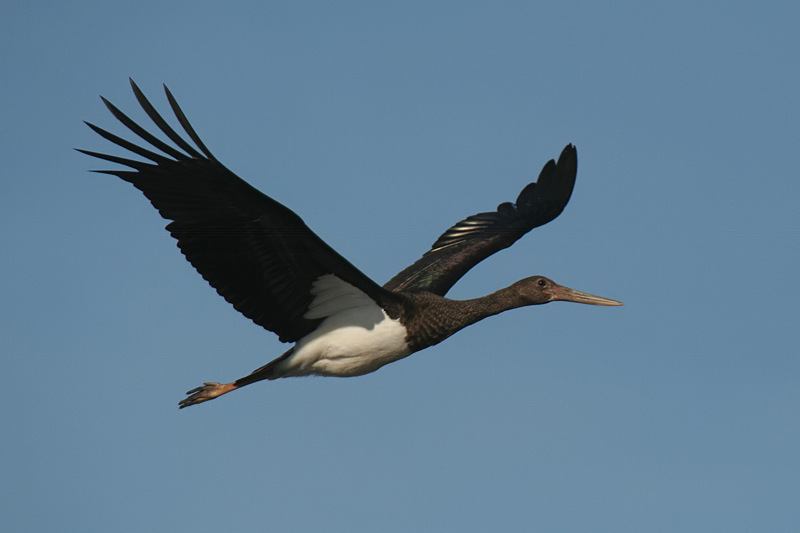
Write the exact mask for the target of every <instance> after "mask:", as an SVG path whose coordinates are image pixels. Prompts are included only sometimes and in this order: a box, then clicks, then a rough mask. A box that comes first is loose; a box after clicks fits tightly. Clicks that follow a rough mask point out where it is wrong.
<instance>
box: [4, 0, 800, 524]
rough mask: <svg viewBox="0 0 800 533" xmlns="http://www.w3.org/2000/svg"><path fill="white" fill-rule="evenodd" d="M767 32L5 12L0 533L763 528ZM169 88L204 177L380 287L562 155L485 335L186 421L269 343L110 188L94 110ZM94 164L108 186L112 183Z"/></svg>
mask: <svg viewBox="0 0 800 533" xmlns="http://www.w3.org/2000/svg"><path fill="white" fill-rule="evenodd" d="M798 27H800V4H798V3H797V2H766V3H765V2H735V3H734V2H665V3H640V2H618V3H614V4H611V5H603V4H601V3H597V2H558V3H556V2H550V3H547V4H545V3H538V2H413V1H412V2H404V3H396V2H366V1H365V2H302V1H301V2H291V3H289V2H230V3H227V4H225V5H223V3H221V2H207V1H194V2H163V1H158V2H155V1H148V0H144V1H137V2H73V3H67V2H64V3H52V2H51V3H45V2H27V3H23V2H17V3H10V2H9V3H6V4H5V6H4V8H3V16H2V17H0V68H2V76H0V88H1V90H0V92H1V94H2V95H3V98H2V101H0V111H1V114H2V124H3V128H0V175H1V176H2V190H3V192H2V194H1V195H0V217H1V220H0V227H2V231H1V232H0V272H2V273H3V281H2V285H1V286H0V290H1V291H2V296H0V337H2V357H0V372H1V373H2V380H3V383H2V387H0V395H2V396H1V397H2V404H3V407H2V410H0V424H2V428H3V429H2V432H1V433H0V449H2V455H1V456H0V509H1V510H0V529H2V530H4V531H195V532H205V531H221V530H236V531H243V532H250V531H297V532H312V531H314V532H316V531H382V532H394V531H397V532H401V531H402V532H405V531H533V530H536V531H609V532H618V531H683V532H687V531H702V532H707V531H726V532H735V531H742V532H745V531H746V532H750V531H791V530H796V529H797V527H798V525H799V524H800V506H799V505H798V502H800V483H798V479H799V477H800V454H799V452H798V449H799V448H798V442H800V415H798V411H799V410H798V406H799V405H800V390H798V383H800V357H799V355H798V348H797V346H798V340H800V338H799V337H800V334H798V326H799V324H798V317H800V313H798V298H799V297H800V283H798V281H797V272H798V265H799V264H800V260H799V259H800V257H799V255H798V244H799V243H800V224H799V223H798V222H799V220H798V214H797V203H798V196H800V185H799V184H798V183H799V182H798V177H799V176H798V170H797V169H798V141H799V140H800V131H799V130H800V128H799V127H798V124H800V106H799V105H798V94H799V93H800V91H799V89H800V70H799V69H798V64H800V63H798V60H799V59H800V38H798ZM128 76H131V77H133V78H134V79H135V80H136V81H137V82H138V83H139V84H140V86H141V87H142V89H143V90H144V91H145V92H146V94H147V95H148V96H149V97H150V98H151V99H152V101H153V102H154V103H155V104H156V105H157V106H158V108H159V109H162V110H165V109H166V107H165V106H166V102H165V99H164V97H163V94H162V93H161V86H160V84H161V83H162V82H163V83H167V84H168V85H169V86H170V88H171V89H172V91H173V92H174V93H175V95H176V97H177V98H178V100H179V102H180V103H181V105H182V106H183V108H184V111H185V112H186V113H187V115H188V117H189V119H190V120H191V121H192V123H193V124H194V126H195V128H196V129H197V131H198V132H199V134H200V136H201V137H202V138H203V139H204V140H205V142H206V144H207V145H208V146H209V147H210V148H211V150H212V151H213V152H214V153H215V154H216V155H217V157H218V158H219V159H220V160H221V161H223V162H224V163H225V164H226V165H227V166H229V167H230V168H231V169H232V170H233V171H234V172H236V173H237V174H239V175H240V176H242V177H244V178H245V179H247V180H248V181H250V182H251V183H252V184H253V185H255V186H256V187H258V188H259V189H261V190H262V191H264V192H266V193H267V194H270V195H271V196H273V197H274V198H276V199H278V200H279V201H281V202H284V203H285V204H286V205H288V206H290V207H291V208H292V209H294V210H295V211H297V212H298V213H299V214H300V215H301V216H302V217H303V218H304V219H305V220H306V222H307V223H308V224H309V225H310V226H311V227H312V228H313V229H315V230H316V231H317V232H318V233H319V234H320V235H321V236H322V237H323V238H324V239H326V241H327V242H328V243H330V244H331V245H332V246H334V247H335V248H337V249H338V250H339V251H340V252H342V253H343V254H344V255H345V256H346V257H348V258H349V259H350V260H351V261H352V262H354V263H355V264H356V265H357V266H359V267H360V268H361V269H362V270H363V271H365V272H366V273H368V274H369V275H371V276H373V277H374V278H375V279H376V280H378V281H381V282H382V281H385V280H387V279H389V278H390V277H391V276H392V275H394V273H396V272H397V271H399V270H400V269H401V268H403V267H405V266H406V265H408V264H410V263H411V262H412V261H414V260H415V259H416V258H417V257H418V256H419V255H420V254H421V253H422V252H424V251H425V250H426V249H427V248H428V246H429V245H430V244H431V243H432V242H433V240H434V239H435V238H436V237H437V236H438V235H439V233H440V232H441V231H443V230H444V229H445V228H447V227H448V226H449V225H450V224H451V223H453V222H455V221H457V220H459V219H460V218H462V217H464V216H466V215H469V214H472V213H475V212H478V211H484V210H488V209H492V208H494V207H495V206H496V205H497V204H498V203H500V202H502V201H507V200H513V199H514V198H515V197H516V194H517V193H518V192H519V190H520V189H521V188H522V187H523V186H524V185H525V184H526V183H528V182H529V181H532V180H533V179H535V178H536V176H537V175H538V172H539V170H540V168H541V167H542V165H543V164H544V163H545V161H547V160H548V159H550V158H551V157H556V156H557V155H558V153H559V152H560V150H561V149H562V148H563V146H564V145H565V144H567V143H568V142H573V143H575V144H576V145H577V147H578V151H579V173H578V182H577V186H576V190H575V194H574V195H573V197H572V200H571V202H570V204H569V206H568V207H567V209H566V210H565V212H564V213H563V215H562V216H561V217H560V218H558V219H557V220H556V221H554V222H553V223H551V224H549V225H547V226H546V227H543V228H540V229H538V230H536V231H535V232H533V233H531V234H530V235H529V236H527V237H526V238H525V239H523V240H522V241H520V242H518V243H517V244H516V245H515V246H514V247H513V248H512V249H509V250H506V251H504V252H502V253H500V254H498V255H496V256H494V257H492V258H491V259H490V260H487V261H485V262H484V263H482V264H481V265H480V266H479V267H477V268H476V269H474V271H472V272H470V273H469V274H468V275H467V276H466V277H465V278H464V279H463V280H462V281H461V282H460V283H459V284H458V285H457V286H456V287H455V288H454V290H453V292H452V293H451V294H452V295H453V296H454V297H461V298H465V297H472V296H477V295H481V294H485V293H488V292H491V291H493V290H496V289H497V288H499V287H501V286H504V285H507V284H509V283H511V282H512V281H515V280H517V279H519V278H522V277H525V276H527V275H531V274H544V275H547V276H549V277H552V278H553V279H555V280H556V281H558V282H560V283H563V284H566V285H569V286H572V287H574V288H576V289H579V290H584V291H588V292H592V293H596V294H600V295H604V296H608V297H612V298H616V299H619V300H622V301H624V302H625V304H626V305H625V306H624V307H622V308H597V307H589V306H579V305H572V304H564V303H556V304H551V305H547V306H543V307H538V308H527V309H522V310H516V311H512V312H508V313H505V314H503V315H501V316H499V317H495V318H492V319H488V320H486V321H484V322H482V323H480V324H478V325H476V326H473V327H471V328H469V329H467V330H465V331H463V332H461V333H459V334H458V335H456V336H455V337H453V338H452V339H450V340H448V341H447V342H445V343H443V344H442V345H440V346H437V347H434V348H432V349H429V350H427V351H424V352H422V353H419V354H416V355H414V356H412V357H410V358H409V359H406V360H404V361H401V362H399V363H396V364H393V365H391V366H389V367H386V368H384V369H382V370H380V371H379V372H377V373H375V374H372V375H369V376H365V377H362V378H356V379H322V378H308V379H291V380H281V381H278V382H271V383H264V384H257V385H254V386H252V387H248V388H246V389H244V390H241V391H238V392H236V393H235V394H231V395H229V396H227V397H224V398H221V399H220V400H217V401H215V402H212V403H209V404H205V405H202V406H199V407H193V408H191V409H187V410H182V411H179V410H178V409H177V402H178V400H180V399H181V398H182V393H183V391H185V390H188V389H190V388H192V387H195V386H197V385H199V384H200V383H201V382H203V381H207V380H219V381H228V380H231V379H235V378H237V377H239V376H241V375H244V374H246V373H248V372H249V371H250V370H252V369H254V368H256V367H258V366H260V365H261V364H263V363H264V362H266V361H267V360H269V359H270V358H272V357H273V356H276V355H278V354H280V353H281V352H282V351H283V350H284V349H285V346H283V345H281V344H280V343H279V342H278V341H277V339H276V337H275V336H274V335H272V334H271V333H269V332H266V331H263V330H262V329H261V328H259V327H256V326H254V325H253V324H252V323H250V322H249V321H248V320H245V319H243V318H242V317H241V316H239V315H238V314H237V313H236V312H235V311H234V310H233V308H232V307H231V306H229V305H228V304H227V303H226V302H225V301H224V300H222V299H221V298H220V297H218V296H217V295H216V294H215V293H214V291H213V290H211V289H210V288H209V287H208V286H207V285H206V283H205V282H204V281H203V280H202V279H201V278H200V276H198V275H197V274H196V273H195V272H194V271H193V270H192V268H191V267H190V265H189V264H188V263H187V262H186V261H185V260H184V259H183V258H182V257H181V255H180V254H179V253H178V251H177V249H176V247H175V244H174V242H173V241H172V239H171V238H170V237H169V236H168V234H167V233H166V232H165V231H163V229H162V228H163V226H164V224H165V221H163V220H162V219H160V218H159V217H158V215H157V214H156V213H155V211H154V210H153V209H152V207H151V206H150V205H149V204H148V202H146V201H145V199H144V198H143V197H142V196H141V194H139V193H138V191H135V190H134V189H132V188H131V187H130V186H129V185H127V184H125V183H122V182H121V181H119V180H116V179H114V178H112V177H109V176H103V175H96V174H89V173H88V172H87V169H90V168H103V166H104V165H103V164H102V163H100V162H96V161H92V160H90V159H89V158H87V157H85V156H82V155H81V154H79V153H77V152H74V151H73V150H72V148H74V147H80V148H86V149H90V150H100V151H103V150H112V151H114V150H113V148H110V145H109V144H108V143H106V142H105V141H103V140H102V139H100V138H99V137H97V136H96V135H95V134H93V133H92V132H91V131H90V130H89V129H88V128H86V127H85V126H84V125H83V124H82V123H81V121H82V120H90V121H92V122H95V123H97V124H98V125H100V126H103V127H106V128H110V129H112V130H113V131H116V132H121V131H122V130H123V128H122V126H120V125H118V124H116V123H115V121H114V120H113V118H112V117H111V116H110V115H109V113H108V112H107V111H106V110H105V108H104V107H103V106H102V104H101V102H100V101H99V99H98V98H97V95H98V94H103V95H104V96H106V97H107V98H109V99H110V100H111V101H112V102H114V103H115V104H116V105H118V106H119V107H120V108H121V109H123V110H124V111H126V112H129V113H130V114H131V116H133V117H134V118H136V119H142V118H143V113H142V112H141V111H139V110H137V109H136V108H137V105H136V103H135V100H134V98H133V96H132V94H131V92H130V89H129V87H128V84H127V78H128ZM114 153H121V152H120V151H116V152H114Z"/></svg>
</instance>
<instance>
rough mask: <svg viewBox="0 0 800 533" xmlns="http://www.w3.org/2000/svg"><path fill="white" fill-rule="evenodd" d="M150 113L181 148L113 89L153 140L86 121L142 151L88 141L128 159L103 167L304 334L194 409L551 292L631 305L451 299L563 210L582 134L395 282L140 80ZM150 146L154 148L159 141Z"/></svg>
mask: <svg viewBox="0 0 800 533" xmlns="http://www.w3.org/2000/svg"><path fill="white" fill-rule="evenodd" d="M131 87H132V88H133V92H134V94H135V96H136V99H137V100H138V102H139V104H140V105H141V106H142V108H143V109H144V111H145V112H146V114H147V115H148V117H149V118H150V119H151V120H152V121H153V123H154V124H155V126H156V127H157V128H158V129H159V130H160V131H161V133H162V134H163V135H165V136H166V137H167V138H168V139H169V140H171V141H172V142H173V143H174V145H175V146H171V145H169V144H167V143H166V142H164V141H163V140H161V139H159V138H158V137H156V136H155V135H153V134H152V133H150V132H149V131H147V130H146V129H144V128H143V127H141V126H140V125H139V124H137V123H136V122H134V121H133V120H131V119H130V118H129V117H128V116H127V115H125V114H124V113H123V112H122V111H120V110H119V109H118V108H117V107H115V106H114V105H113V104H111V103H110V102H109V101H108V100H106V99H105V98H102V97H101V98H102V100H103V102H104V103H105V105H106V107H107V108H108V110H109V111H110V112H111V114H112V115H114V117H116V118H117V120H119V121H120V122H121V123H122V124H123V125H124V126H125V127H127V128H128V129H129V130H130V131H131V132H133V133H134V134H135V135H137V136H138V137H140V138H141V139H142V140H143V141H145V143H146V144H144V143H140V144H135V143H132V142H130V141H127V140H125V139H123V138H121V137H118V136H116V135H114V134H113V133H110V132H108V131H106V130H104V129H102V128H99V127H97V126H95V125H94V124H90V123H88V122H87V123H86V124H87V125H88V126H89V127H90V128H91V129H92V130H94V131H95V132H97V133H98V134H99V135H100V136H102V137H104V138H105V139H107V140H108V141H111V142H112V143H114V144H116V145H118V146H119V147H121V148H124V149H125V150H128V151H129V152H132V153H133V154H135V155H137V156H139V157H140V158H142V159H144V161H142V160H135V159H129V158H124V157H119V156H115V155H109V154H105V153H99V152H93V151H88V150H79V151H80V152H83V153H85V154H87V155H90V156H93V157H96V158H99V159H103V160H105V161H110V162H112V163H116V164H119V165H122V166H123V167H126V168H125V169H124V170H96V171H95V172H101V173H105V174H111V175H114V176H117V177H119V178H121V179H123V180H124V181H127V182H129V183H131V184H132V185H133V186H134V187H136V188H137V189H139V190H140V191H142V192H143V193H144V195H145V196H146V197H147V198H148V199H149V200H150V202H151V203H152V204H153V206H154V207H155V208H156V209H157V210H158V212H159V213H160V214H161V216H162V217H164V218H165V219H167V220H171V222H170V223H169V224H168V225H167V226H166V229H167V230H168V231H169V232H170V234H171V235H172V236H173V237H174V238H175V239H177V241H178V247H179V248H180V250H181V252H183V254H184V255H185V256H186V259H188V260H189V262H190V263H191V264H192V265H193V266H194V267H195V269H197V271H198V272H199V273H200V275H202V276H203V278H205V279H206V281H208V283H209V284H210V285H211V286H212V287H214V288H215V289H216V290H217V292H218V293H219V294H220V295H221V296H222V297H223V298H225V299H226V300H227V301H228V302H230V303H231V304H232V305H233V307H234V308H236V310H237V311H239V312H240V313H242V314H243V315H244V316H246V317H247V318H249V319H251V320H252V321H253V322H255V323H256V324H258V325H259V326H262V327H264V328H265V329H268V330H269V331H272V332H275V333H276V334H277V335H278V337H279V338H280V340H281V341H282V342H291V343H294V345H293V346H292V347H291V348H289V350H287V351H286V352H285V353H284V354H283V355H281V356H279V357H277V358H276V359H274V360H272V361H270V362H268V363H267V364H266V365H264V366H262V367H260V368H258V369H256V370H255V371H253V372H252V373H250V374H249V375H247V376H244V377H242V378H239V379H237V380H236V381H233V382H231V383H216V382H207V383H205V384H204V385H202V386H200V387H197V388H196V389H192V390H190V391H189V392H187V393H186V394H187V395H188V396H187V397H186V398H185V399H183V400H182V401H181V402H180V403H179V407H180V408H183V407H188V406H190V405H195V404H199V403H202V402H205V401H208V400H212V399H214V398H216V397H218V396H220V395H222V394H226V393H228V392H230V391H232V390H235V389H239V388H241V387H244V386H245V385H249V384H251V383H255V382H257V381H261V380H264V379H269V380H272V379H278V378H284V377H290V376H309V375H320V376H340V377H350V376H360V375H363V374H368V373H370V372H374V371H375V370H377V369H379V368H380V367H382V366H384V365H386V364H388V363H392V362H394V361H397V360H399V359H402V358H404V357H406V356H408V355H410V354H412V353H414V352H418V351H420V350H422V349H424V348H427V347H429V346H433V345H434V344H438V343H439V342H441V341H443V340H444V339H446V338H448V337H449V336H451V335H452V334H454V333H455V332H457V331H459V330H461V329H462V328H465V327H466V326H469V325H471V324H474V323H475V322H478V321H479V320H482V319H484V318H486V317H489V316H492V315H496V314H498V313H501V312H503V311H506V310H509V309H514V308H517V307H523V306H528V305H538V304H545V303H548V302H553V301H559V300H560V301H568V302H578V303H584V304H592V305H622V304H621V303H620V302H617V301H616V300H611V299H608V298H602V297H600V296H593V295H591V294H587V293H584V292H580V291H576V290H573V289H570V288H568V287H564V286H563V285H559V284H558V283H556V282H554V281H552V280H551V279H549V278H546V277H544V276H532V277H528V278H525V279H523V280H520V281H517V282H516V283H513V284H512V285H510V286H508V287H506V288H504V289H500V290H498V291H497V292H494V293H492V294H489V295H487V296H483V297H480V298H474V299H469V300H453V299H449V298H445V294H447V291H448V290H449V289H450V288H451V287H452V286H453V285H454V284H455V283H456V282H457V281H458V280H459V279H460V278H461V277H462V276H463V275H464V274H465V273H466V272H467V271H468V270H469V269H471V268H472V267H474V266H475V265H476V264H478V263H479V262H480V261H482V260H483V259H485V258H487V257H488V256H490V255H492V254H493V253H495V252H497V251H498V250H501V249H503V248H507V247H509V246H511V245H512V244H513V243H514V242H516V241H517V239H519V238H520V237H522V236H523V235H525V234H526V233H527V232H528V231H530V230H531V229H533V228H535V227H538V226H541V225H543V224H547V223H548V222H550V221H551V220H553V219H554V218H556V217H557V216H558V215H559V214H560V213H561V211H562V210H563V209H564V207H565V206H566V205H567V202H568V201H569V198H570V195H571V194H572V189H573V187H574V185H575V176H576V174H577V164H578V158H577V151H576V149H575V147H574V146H572V145H571V144H569V145H567V146H566V147H565V148H564V150H563V151H562V152H561V155H560V156H559V158H558V161H554V160H550V161H548V162H547V163H546V164H545V165H544V168H543V169H542V171H541V173H540V174H539V178H538V180H537V181H536V182H534V183H530V184H528V185H527V186H526V187H525V188H524V189H522V192H520V194H519V196H518V197H517V200H516V202H514V203H511V202H505V203H502V204H500V205H499V206H498V208H497V210H496V211H490V212H485V213H478V214H476V215H472V216H469V217H467V218H465V219H464V220H462V221H460V222H457V223H456V224H454V225H453V226H452V227H450V228H449V229H448V230H447V231H445V232H444V233H443V234H442V235H441V236H440V237H439V238H438V239H437V240H436V242H434V243H433V246H432V247H431V249H430V250H428V251H427V252H426V253H425V254H424V255H423V256H422V257H421V258H420V259H419V260H417V261H416V262H415V263H413V264H412V265H411V266H409V267H407V268H406V269H405V270H403V271H401V272H400V273H399V274H397V275H396V276H395V277H393V278H392V279H391V280H389V282H388V283H386V284H385V285H383V286H380V285H378V284H377V283H376V282H375V281H373V280H372V279H370V278H369V277H368V276H366V275H365V274H363V273H362V272H361V271H360V270H359V269H358V268H356V267H355V266H354V265H353V264H351V263H350V262H349V261H348V260H347V259H345V258H344V257H342V256H341V255H340V254H339V253H337V252H336V251H335V250H334V249H333V248H331V247H330V246H328V245H327V244H326V243H325V242H324V241H323V240H322V239H321V238H320V237H318V236H317V235H316V234H315V233H314V232H313V231H311V229H309V227H308V226H307V225H306V224H305V223H304V222H303V220H302V219H301V218H300V217H299V216H298V215H297V214H295V213H294V212H293V211H291V210H290V209H289V208H287V207H286V206H284V205H282V204H280V203H279V202H277V201H275V200H274V199H272V198H270V197H269V196H266V195H265V194H263V193H261V192H259V191H258V190H257V189H255V188H254V187H252V186H251V185H250V184H248V183H247V182H246V181H244V180H242V179H241V178H239V177H238V176H236V175H235V174H234V173H233V172H231V171H230V170H228V169H227V168H226V167H225V166H224V165H223V164H222V163H220V162H219V161H218V160H217V159H216V158H215V157H214V155H212V153H211V152H210V151H209V149H208V148H206V146H205V144H203V142H202V141H201V140H200V137H199V136H198V135H197V133H196V132H195V130H194V128H193V127H192V126H191V125H190V124H189V121H188V120H187V119H186V116H185V115H184V113H183V111H182V110H181V108H180V107H179V106H178V103H177V101H176V100H175V98H174V97H173V96H172V93H171V92H170V91H169V89H168V88H167V87H166V85H165V86H164V91H165V93H166V97H167V100H168V101H169V104H170V107H171V108H172V111H173V113H174V114H175V117H176V119H177V121H178V123H180V125H181V127H182V128H183V130H184V132H185V134H186V136H188V139H189V140H191V141H192V142H193V143H194V146H193V145H192V144H191V143H190V142H189V140H187V139H186V138H185V137H184V136H182V135H181V134H179V133H177V132H176V131H175V130H174V129H173V128H172V127H171V126H169V124H167V122H166V121H165V120H164V119H163V118H162V116H161V115H160V114H159V113H158V112H157V111H156V109H155V108H154V107H153V105H152V104H151V103H150V102H149V101H148V100H147V98H146V97H145V96H144V94H143V93H142V91H141V90H140V89H139V87H137V85H136V84H135V83H134V82H133V80H131ZM148 145H149V146H148Z"/></svg>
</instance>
